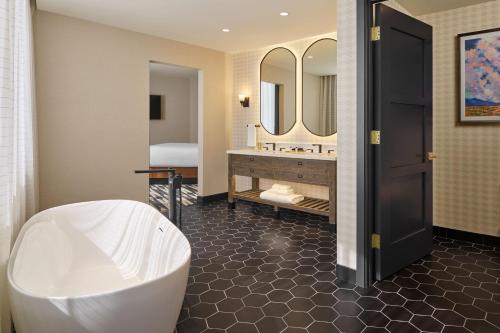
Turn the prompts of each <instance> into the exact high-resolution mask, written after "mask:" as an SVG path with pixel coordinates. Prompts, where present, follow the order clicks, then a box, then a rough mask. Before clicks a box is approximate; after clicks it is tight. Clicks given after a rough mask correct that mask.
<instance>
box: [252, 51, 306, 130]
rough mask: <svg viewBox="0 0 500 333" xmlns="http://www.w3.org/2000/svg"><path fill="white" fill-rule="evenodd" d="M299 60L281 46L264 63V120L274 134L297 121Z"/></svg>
mask: <svg viewBox="0 0 500 333" xmlns="http://www.w3.org/2000/svg"><path fill="white" fill-rule="evenodd" d="M296 63H297V60H296V58H295V55H294V54H293V53H292V52H291V51H290V50H288V49H285V48H282V47H279V48H276V49H274V50H271V51H269V53H267V54H266V56H265V57H264V59H262V62H261V64H260V122H261V124H262V127H264V129H265V130H266V131H268V132H269V133H271V134H274V135H282V134H285V133H287V132H288V131H290V130H291V129H292V127H293V126H294V125H295V121H296V102H295V93H296V70H295V68H296V65H297V64H296Z"/></svg>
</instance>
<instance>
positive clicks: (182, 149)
mask: <svg viewBox="0 0 500 333" xmlns="http://www.w3.org/2000/svg"><path fill="white" fill-rule="evenodd" d="M149 166H151V167H185V168H191V167H197V166H198V144H197V143H160V144H157V145H150V146H149Z"/></svg>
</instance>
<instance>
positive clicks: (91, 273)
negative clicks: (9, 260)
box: [12, 201, 190, 297]
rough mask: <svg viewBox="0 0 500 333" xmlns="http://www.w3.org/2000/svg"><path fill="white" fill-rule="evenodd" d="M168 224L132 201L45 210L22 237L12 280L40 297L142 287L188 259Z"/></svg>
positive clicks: (179, 235)
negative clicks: (141, 285)
mask: <svg viewBox="0 0 500 333" xmlns="http://www.w3.org/2000/svg"><path fill="white" fill-rule="evenodd" d="M145 226H147V227H145ZM172 228H176V227H175V226H174V225H173V224H172V223H170V222H169V221H168V220H166V219H165V217H164V216H163V215H161V214H160V213H159V212H158V211H156V210H153V209H151V207H150V206H148V205H145V204H142V203H138V202H133V201H114V202H110V201H102V202H91V203H79V204H74V205H68V206H64V207H58V208H56V209H51V210H47V211H45V212H42V213H40V214H38V215H37V216H35V217H34V218H33V219H32V220H30V221H29V225H27V226H26V227H25V228H24V229H23V231H22V233H24V234H21V235H20V239H23V242H22V243H21V244H20V245H19V247H18V248H17V246H16V247H15V248H14V252H13V256H14V257H15V258H16V259H15V262H14V266H13V267H12V281H15V283H16V285H17V287H18V288H20V289H22V290H24V291H25V292H27V293H29V294H32V295H34V296H37V295H43V296H44V297H78V296H84V295H95V294H100V293H110V292H113V291H117V290H121V289H126V288H130V287H133V286H136V285H140V284H143V283H145V282H148V281H151V280H154V279H156V278H158V277H161V276H165V275H167V274H169V272H173V271H175V270H176V269H177V268H178V267H179V266H181V265H182V264H183V263H185V262H186V260H188V257H189V256H190V247H189V243H188V242H187V240H186V239H185V237H184V236H183V235H182V233H180V232H171V231H172ZM16 245H17V244H16Z"/></svg>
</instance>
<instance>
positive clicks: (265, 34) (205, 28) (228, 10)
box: [37, 0, 337, 52]
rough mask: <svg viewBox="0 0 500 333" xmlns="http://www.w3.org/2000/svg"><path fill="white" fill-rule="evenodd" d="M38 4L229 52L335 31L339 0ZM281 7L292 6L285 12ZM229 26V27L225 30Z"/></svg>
mask: <svg viewBox="0 0 500 333" xmlns="http://www.w3.org/2000/svg"><path fill="white" fill-rule="evenodd" d="M37 7H38V9H40V10H45V11H49V12H53V13H57V14H62V15H66V16H71V17H76V18H81V19H84V20H89V21H93V22H98V23H102V24H106V25H110V26H114V27H119V28H123V29H128V30H132V31H137V32H141V33H145V34H149V35H153V36H159V37H163V38H168V39H173V40H177V41H182V42H185V43H189V44H194V45H199V46H204V47H208V48H212V49H217V50H221V51H226V52H238V51H243V50H250V49H258V48H262V47H265V46H268V45H273V44H278V43H282V42H286V41H291V40H296V39H301V38H305V37H310V36H315V35H321V34H325V33H330V32H334V31H336V7H337V5H336V0H37ZM281 12H288V13H289V15H288V16H286V17H283V16H280V13H281ZM223 28H228V29H230V30H231V31H230V32H222V29H223Z"/></svg>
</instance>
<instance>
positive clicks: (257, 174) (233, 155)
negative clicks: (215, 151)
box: [228, 149, 337, 224]
mask: <svg viewBox="0 0 500 333" xmlns="http://www.w3.org/2000/svg"><path fill="white" fill-rule="evenodd" d="M228 162H229V168H228V171H229V175H228V177H229V178H228V183H229V188H228V201H229V203H230V204H231V205H232V206H234V203H235V200H245V201H251V202H257V203H261V204H266V205H270V206H273V207H274V208H275V210H278V209H279V208H286V209H292V210H297V211H302V212H306V213H310V214H317V215H322V216H328V219H329V223H330V224H335V214H336V189H337V187H336V183H337V182H336V176H337V161H336V160H335V158H333V157H331V156H328V155H326V154H322V155H319V154H316V155H313V154H306V153H304V154H291V153H281V152H266V151H258V150H248V149H247V150H232V151H229V152H228ZM235 176H246V177H250V178H251V179H252V189H250V190H247V191H242V192H236V185H235ZM261 178H263V179H271V180H274V181H277V182H279V181H285V182H292V183H301V184H310V185H319V186H327V187H328V189H329V196H328V200H325V199H318V198H310V197H306V198H305V199H304V200H303V201H302V202H299V203H297V204H284V203H278V202H275V201H269V200H263V199H261V198H260V193H261V192H262V190H261V189H260V186H259V181H260V179H261Z"/></svg>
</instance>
